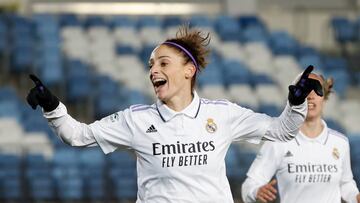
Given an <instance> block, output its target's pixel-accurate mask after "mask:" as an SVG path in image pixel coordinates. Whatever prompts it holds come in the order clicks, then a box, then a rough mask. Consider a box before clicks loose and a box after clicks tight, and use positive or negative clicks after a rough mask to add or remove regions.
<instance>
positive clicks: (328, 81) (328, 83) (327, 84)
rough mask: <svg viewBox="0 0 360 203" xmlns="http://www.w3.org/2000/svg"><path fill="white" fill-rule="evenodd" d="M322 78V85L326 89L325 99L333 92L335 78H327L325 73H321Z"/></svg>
mask: <svg viewBox="0 0 360 203" xmlns="http://www.w3.org/2000/svg"><path fill="white" fill-rule="evenodd" d="M319 76H320V78H321V80H322V86H323V90H324V99H325V100H328V99H329V95H330V94H331V93H332V92H333V91H332V88H333V86H334V79H333V78H332V77H329V78H325V77H324V76H323V75H319Z"/></svg>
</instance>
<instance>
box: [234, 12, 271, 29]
mask: <svg viewBox="0 0 360 203" xmlns="http://www.w3.org/2000/svg"><path fill="white" fill-rule="evenodd" d="M238 23H239V25H240V27H241V28H243V29H247V28H249V27H260V28H261V29H264V30H266V25H265V24H264V22H263V21H262V20H261V19H260V18H259V17H258V16H256V15H242V16H239V17H238Z"/></svg>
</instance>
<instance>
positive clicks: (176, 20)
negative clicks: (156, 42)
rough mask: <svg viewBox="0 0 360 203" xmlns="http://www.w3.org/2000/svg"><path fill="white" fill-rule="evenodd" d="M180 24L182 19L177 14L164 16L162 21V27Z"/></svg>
mask: <svg viewBox="0 0 360 203" xmlns="http://www.w3.org/2000/svg"><path fill="white" fill-rule="evenodd" d="M182 24H183V20H182V19H181V17H179V16H168V17H165V18H164V21H163V26H164V28H168V27H177V26H180V25H182Z"/></svg>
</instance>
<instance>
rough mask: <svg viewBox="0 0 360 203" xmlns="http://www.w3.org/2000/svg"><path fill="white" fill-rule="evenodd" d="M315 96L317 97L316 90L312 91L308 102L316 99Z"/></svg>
mask: <svg viewBox="0 0 360 203" xmlns="http://www.w3.org/2000/svg"><path fill="white" fill-rule="evenodd" d="M315 96H316V93H315V91H314V90H312V91H311V92H310V94H309V95H308V96H307V99H308V100H312V99H314V97H315Z"/></svg>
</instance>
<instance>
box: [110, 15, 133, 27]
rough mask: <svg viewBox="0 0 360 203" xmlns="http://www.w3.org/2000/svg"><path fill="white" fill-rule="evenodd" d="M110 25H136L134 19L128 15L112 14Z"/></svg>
mask: <svg viewBox="0 0 360 203" xmlns="http://www.w3.org/2000/svg"><path fill="white" fill-rule="evenodd" d="M110 24H111V26H112V27H113V28H114V27H133V28H135V27H136V21H135V20H134V19H132V18H130V17H129V16H113V17H112V18H111V19H110Z"/></svg>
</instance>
